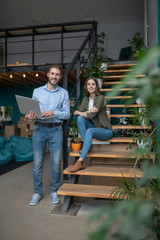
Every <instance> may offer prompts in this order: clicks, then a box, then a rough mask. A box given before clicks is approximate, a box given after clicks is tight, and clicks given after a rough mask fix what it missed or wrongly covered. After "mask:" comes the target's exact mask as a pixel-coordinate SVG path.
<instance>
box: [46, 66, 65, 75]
mask: <svg viewBox="0 0 160 240" xmlns="http://www.w3.org/2000/svg"><path fill="white" fill-rule="evenodd" d="M51 68H56V69H58V70H59V71H60V72H61V75H62V68H61V67H60V66H59V65H57V64H53V65H51V66H50V67H49V69H48V72H50V70H51Z"/></svg>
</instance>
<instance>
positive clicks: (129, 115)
mask: <svg viewBox="0 0 160 240" xmlns="http://www.w3.org/2000/svg"><path fill="white" fill-rule="evenodd" d="M135 116H136V115H134V114H108V117H110V118H112V117H118V118H125V117H135Z"/></svg>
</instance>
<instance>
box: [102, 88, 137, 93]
mask: <svg viewBox="0 0 160 240" xmlns="http://www.w3.org/2000/svg"><path fill="white" fill-rule="evenodd" d="M133 90H138V88H121V89H118V91H133ZM100 91H101V92H112V91H115V89H113V88H106V89H105V88H103V89H101V90H100Z"/></svg>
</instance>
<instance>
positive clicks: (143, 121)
mask: <svg viewBox="0 0 160 240" xmlns="http://www.w3.org/2000/svg"><path fill="white" fill-rule="evenodd" d="M129 111H130V112H131V114H133V115H134V116H133V117H132V118H130V121H131V122H132V124H133V125H134V126H137V125H138V126H149V125H150V123H151V121H153V119H152V117H151V110H150V108H149V106H146V107H143V108H132V109H130V110H129Z"/></svg>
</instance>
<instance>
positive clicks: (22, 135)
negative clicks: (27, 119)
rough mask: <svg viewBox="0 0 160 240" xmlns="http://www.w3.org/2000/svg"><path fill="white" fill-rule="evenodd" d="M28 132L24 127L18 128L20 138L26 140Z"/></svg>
mask: <svg viewBox="0 0 160 240" xmlns="http://www.w3.org/2000/svg"><path fill="white" fill-rule="evenodd" d="M28 131H29V130H28V128H25V127H24V128H23V127H22V128H20V136H21V137H27V138H28Z"/></svg>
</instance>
